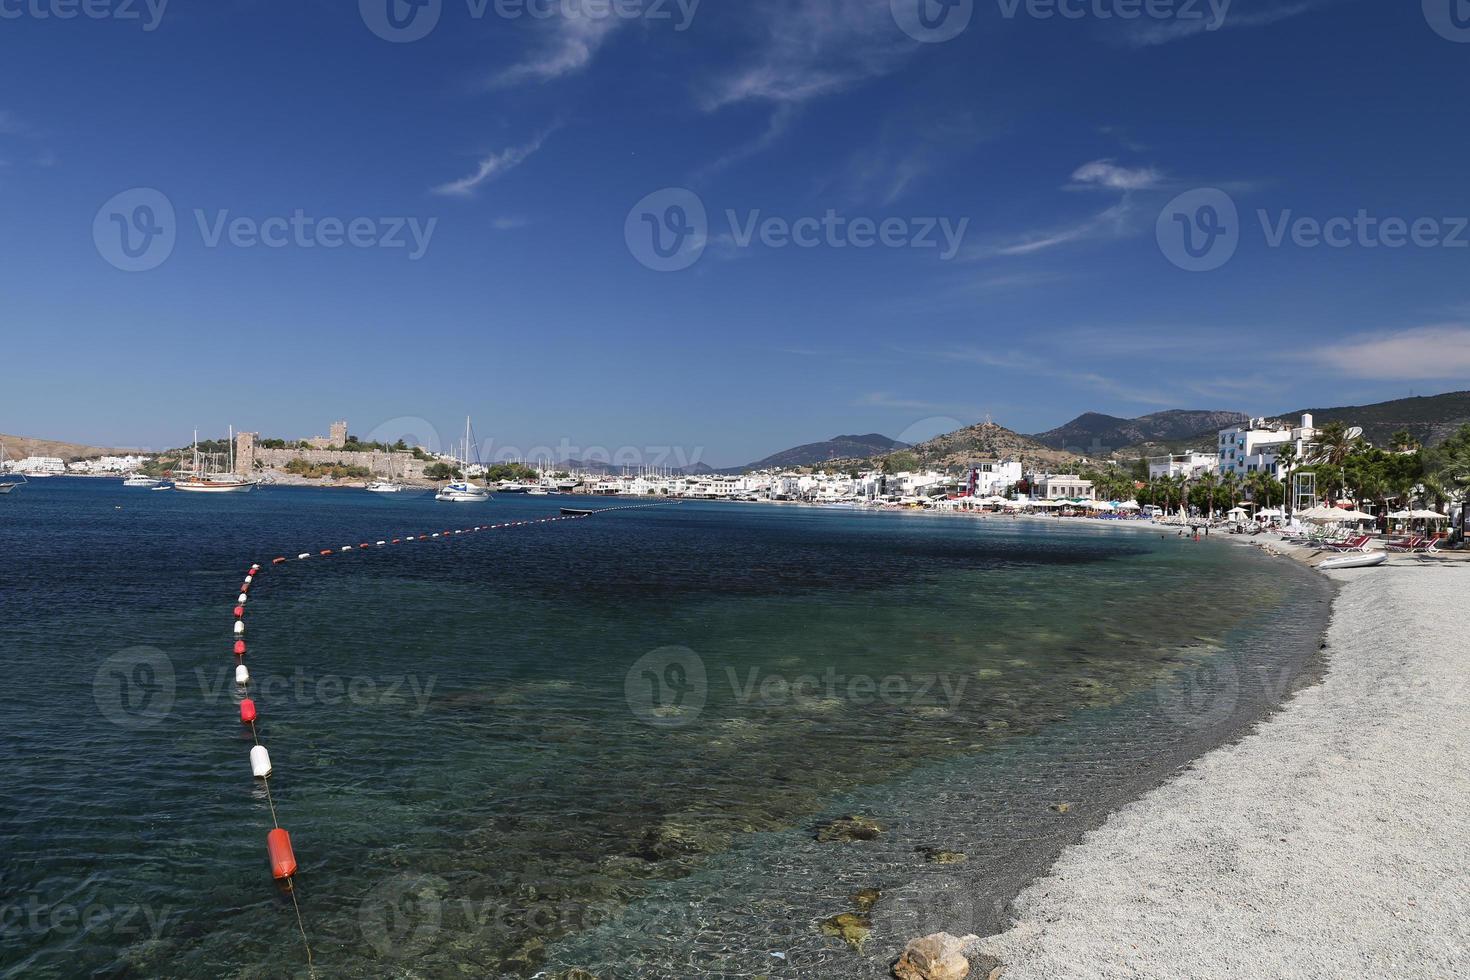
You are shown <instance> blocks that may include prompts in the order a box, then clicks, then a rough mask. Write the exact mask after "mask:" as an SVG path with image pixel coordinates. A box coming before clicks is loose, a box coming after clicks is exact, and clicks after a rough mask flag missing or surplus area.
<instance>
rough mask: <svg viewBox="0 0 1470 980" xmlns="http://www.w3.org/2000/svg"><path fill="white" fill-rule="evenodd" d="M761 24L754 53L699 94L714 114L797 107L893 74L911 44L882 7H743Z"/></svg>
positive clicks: (827, 0) (780, 0)
mask: <svg viewBox="0 0 1470 980" xmlns="http://www.w3.org/2000/svg"><path fill="white" fill-rule="evenodd" d="M748 2H749V3H750V6H752V7H754V8H756V9H755V10H754V12H753V15H752V19H755V20H759V21H760V23H762V25H763V30H762V35H761V37H760V38H759V40H758V42H757V46H756V48H757V49H756V51H755V52H754V53H753V54H752V55H749V56H746V57H744V58H743V59H742V61H741V63H739V64H737V65H736V66H734V67H733V68H731V69H728V70H726V71H725V72H723V73H722V74H721V75H720V76H719V77H718V78H716V79H715V81H714V82H713V83H711V84H709V85H708V86H706V87H705V90H704V93H703V97H702V100H701V101H702V104H703V106H704V108H705V109H706V110H707V111H711V112H713V111H715V110H717V109H721V108H724V107H725V106H729V105H736V104H739V103H743V102H768V103H778V104H779V103H801V102H806V101H809V100H811V99H815V98H819V97H821V96H824V95H830V94H832V93H834V92H839V91H842V90H844V89H846V88H849V87H851V86H853V85H856V84H858V83H860V82H863V81H866V80H868V79H870V78H877V77H879V76H881V75H886V74H888V73H889V72H891V71H893V70H894V69H896V68H897V67H898V66H899V65H900V64H902V63H903V61H904V60H905V59H906V58H907V57H908V55H909V54H910V53H911V52H912V51H913V49H914V48H915V45H913V44H912V43H908V42H906V41H905V40H904V38H903V35H902V33H901V32H899V31H897V30H895V29H894V24H893V14H892V11H891V9H890V7H889V2H888V0H760V2H757V0H748Z"/></svg>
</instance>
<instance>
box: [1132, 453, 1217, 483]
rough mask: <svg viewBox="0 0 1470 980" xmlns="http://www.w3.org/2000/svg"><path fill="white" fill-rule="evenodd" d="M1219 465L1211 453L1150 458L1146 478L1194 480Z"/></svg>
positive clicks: (1178, 454) (1177, 454)
mask: <svg viewBox="0 0 1470 980" xmlns="http://www.w3.org/2000/svg"><path fill="white" fill-rule="evenodd" d="M1218 465H1219V459H1218V458H1217V457H1215V456H1214V455H1212V454H1211V453H1195V452H1189V453H1176V454H1174V455H1173V456H1150V457H1149V458H1148V478H1149V479H1150V480H1161V479H1164V478H1166V477H1175V476H1182V477H1185V478H1187V479H1191V480H1192V479H1194V478H1195V477H1198V476H1203V475H1205V474H1206V473H1208V472H1210V471H1211V470H1213V469H1215V468H1216V467H1217V466H1218Z"/></svg>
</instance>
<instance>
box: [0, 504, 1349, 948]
mask: <svg viewBox="0 0 1470 980" xmlns="http://www.w3.org/2000/svg"><path fill="white" fill-rule="evenodd" d="M582 502H583V503H585V502H586V501H585V498H582ZM565 503H568V501H565V500H557V499H556V498H540V499H537V498H521V499H509V498H506V499H501V500H497V501H496V502H494V503H491V504H488V505H483V506H470V507H453V506H449V505H442V504H436V503H434V502H433V501H432V500H431V499H426V498H421V497H418V498H414V497H411V498H401V499H385V498H381V497H375V496H373V495H368V494H361V493H352V492H345V491H343V492H332V491H312V490H287V489H276V490H268V491H266V492H262V493H259V494H254V495H250V496H246V497H234V498H217V499H196V498H191V497H186V496H183V495H177V494H150V493H149V492H148V491H130V490H125V489H123V488H121V487H120V486H118V485H116V484H113V483H106V484H103V483H99V482H96V481H75V480H51V481H47V482H46V483H45V484H44V485H42V484H37V485H35V486H32V487H27V488H26V489H24V490H23V491H20V492H19V493H17V494H13V495H11V499H9V500H5V501H0V504H3V505H4V506H3V508H0V544H3V553H4V554H5V555H6V562H5V571H4V575H5V578H4V580H3V585H4V587H3V589H0V649H3V652H4V663H5V665H6V669H7V671H8V672H9V683H8V685H7V692H6V695H5V698H4V701H3V704H0V724H3V725H4V730H5V731H6V732H7V736H8V742H9V743H10V749H9V751H7V753H6V754H5V756H4V758H3V759H0V800H3V807H0V843H3V845H4V847H3V852H4V853H3V857H0V881H3V885H4V894H5V902H6V904H5V905H4V910H5V918H4V919H3V920H0V929H3V932H0V942H3V945H0V970H4V971H6V973H7V974H10V973H13V974H14V975H17V976H19V975H25V976H74V975H79V974H96V975H101V976H155V975H165V976H180V977H195V976H197V977H214V976H226V975H228V976H262V977H266V976H291V975H299V974H300V973H301V966H302V954H301V940H300V937H299V935H298V934H297V924H296V918H295V914H294V911H293V909H292V906H291V902H290V899H289V898H288V897H286V896H285V895H284V894H283V893H281V892H280V891H278V890H277V889H276V888H275V887H274V886H273V884H272V882H271V881H270V878H269V873H268V870H267V868H266V865H265V856H264V836H265V832H266V830H268V829H269V827H270V817H269V812H268V807H267V801H266V799H265V797H264V794H263V793H262V792H261V791H260V789H259V787H258V786H257V784H255V783H254V781H253V780H252V779H251V777H250V774H249V768H248V764H247V761H246V754H247V751H248V747H249V741H248V737H247V736H246V735H245V734H244V733H243V732H242V730H241V728H240V726H239V725H238V722H237V721H236V715H235V711H236V708H235V700H236V698H235V694H234V689H233V685H232V683H231V681H230V670H231V665H232V660H231V658H230V656H229V646H230V642H231V638H230V636H229V622H230V616H229V609H230V606H231V605H232V604H233V598H234V595H235V592H236V589H237V586H238V583H239V579H240V576H241V574H242V573H243V571H244V569H245V567H246V566H247V565H248V563H249V562H250V561H251V560H268V559H269V558H270V557H273V556H275V555H277V554H289V555H295V554H296V553H298V552H300V551H303V550H308V549H310V550H316V549H319V548H326V547H340V546H341V545H344V544H356V543H358V542H360V541H365V540H366V541H373V540H377V539H379V538H383V537H390V538H391V537H394V536H401V535H403V534H405V533H408V532H415V531H434V530H444V529H446V528H453V527H458V526H463V525H464V524H466V523H469V524H474V523H488V522H491V521H494V522H499V521H501V520H504V519H506V518H511V519H521V518H524V517H529V516H546V515H548V514H555V513H556V510H557V508H558V507H559V506H562V505H563V504H565ZM594 505H595V504H594ZM117 507H121V508H122V509H121V510H117V509H115V508H117ZM1327 596H1328V590H1327V587H1326V585H1325V584H1324V583H1323V582H1322V581H1321V580H1319V579H1318V578H1316V577H1314V576H1311V575H1309V574H1308V573H1306V572H1304V571H1301V570H1299V569H1297V568H1295V567H1294V566H1286V565H1275V564H1269V563H1267V562H1265V561H1263V560H1262V559H1261V558H1260V557H1259V556H1257V555H1255V554H1252V553H1249V552H1248V551H1247V550H1246V549H1238V548H1230V547H1227V546H1225V545H1223V544H1220V543H1216V542H1211V543H1207V544H1198V545H1197V544H1194V543H1192V542H1186V541H1182V540H1180V539H1177V538H1174V537H1164V536H1159V535H1157V534H1150V533H1146V532H1124V531H1119V530H1114V529H1108V528H1100V529H1099V528H1092V527H1085V526H1066V525H1062V524H1060V523H1058V522H1053V521H1022V522H1002V521H992V522H977V521H971V520H967V519H961V518H932V517H923V516H912V515H897V514H867V513H856V512H842V511H821V510H811V509H797V508H776V507H757V506H751V507H744V506H724V505H700V504H686V505H681V506H678V507H669V508H659V509H651V510H636V511H627V512H622V513H617V514H609V515H604V516H601V517H597V518H594V519H592V520H588V521H580V522H565V523H560V524H554V525H538V526H534V527H529V528H521V529H517V530H515V531H510V532H503V533H497V534H495V535H491V536H474V537H470V538H460V539H456V540H454V541H452V542H447V543H446V542H434V543H428V544H423V545H413V546H408V547H405V548H401V549H397V550H392V551H382V552H378V551H375V552H371V553H367V554H353V555H348V556H341V557H339V558H336V559H332V560H331V561H320V560H317V561H313V562H306V563H299V564H298V563H293V564H291V565H288V566H285V567H282V568H279V569H274V568H271V569H268V570H267V572H266V574H264V575H263V576H262V577H261V579H260V580H259V582H258V584H257V586H256V588H255V589H254V590H253V591H252V597H251V603H250V605H249V612H250V616H249V623H250V632H249V635H248V639H249V641H250V644H251V654H250V656H249V658H248V663H249V664H250V667H251V671H252V673H253V674H255V676H256V684H257V691H259V692H261V693H260V694H259V695H258V697H257V701H258V702H259V704H260V706H261V712H262V717H263V722H262V726H261V732H262V737H263V740H264V741H265V743H266V744H267V745H269V747H270V750H271V754H272V757H273V760H274V763H275V767H276V770H277V772H276V775H275V776H274V777H273V779H272V782H271V788H272V792H273V797H274V801H275V804H276V806H277V808H278V809H279V811H280V814H281V822H282V824H283V825H284V826H287V827H288V828H289V829H290V830H291V831H292V834H293V837H294V839H295V842H296V850H297V855H298V857H299V858H300V860H301V865H302V870H301V875H300V878H299V879H298V880H299V890H298V893H297V897H298V900H299V902H300V904H301V909H302V915H303V920H304V922H305V924H306V928H307V932H308V935H309V936H310V937H311V940H312V944H313V947H314V950H315V955H316V960H317V964H318V966H319V967H320V968H321V971H322V975H335V976H380V975H385V974H389V975H402V976H425V977H439V976H485V975H492V976H497V975H504V976H530V975H532V974H535V973H537V972H538V971H542V970H546V971H553V970H564V969H568V968H571V967H582V968H586V969H590V970H592V971H594V972H595V974H596V975H598V976H603V977H612V976H642V977H647V976H671V977H672V976H759V975H770V976H813V975H820V976H824V977H826V976H877V975H881V972H882V968H883V965H884V963H885V962H886V958H887V957H888V955H889V953H890V952H891V951H892V949H893V948H894V947H895V944H896V945H898V946H901V944H902V940H903V939H904V938H907V935H911V934H912V931H911V930H914V929H917V928H919V927H921V926H928V925H931V924H933V925H937V926H942V927H948V928H950V931H975V930H977V929H984V928H986V927H988V926H990V925H991V924H993V923H995V922H998V921H1000V919H1001V917H1002V916H1003V910H1004V901H1005V900H1006V899H1007V898H1008V897H1009V895H1010V894H1011V893H1013V892H1014V890H1015V888H1017V887H1019V886H1020V885H1021V884H1023V883H1024V881H1025V880H1026V878H1027V877H1028V876H1029V875H1032V874H1034V873H1036V872H1037V871H1038V870H1040V869H1041V868H1042V867H1044V864H1045V861H1046V860H1047V858H1048V855H1049V854H1052V853H1054V852H1055V850H1056V849H1057V848H1058V847H1060V846H1061V845H1062V844H1063V843H1065V842H1066V841H1067V840H1068V839H1072V838H1073V837H1075V836H1076V835H1077V834H1079V833H1080V832H1081V831H1082V830H1084V829H1085V828H1086V827H1087V826H1089V825H1090V824H1091V823H1095V822H1096V821H1097V820H1100V819H1101V817H1102V815H1103V814H1105V813H1106V811H1107V808H1108V807H1109V806H1111V805H1113V804H1114V803H1115V802H1117V801H1118V800H1120V799H1123V798H1126V797H1127V796H1129V795H1131V794H1136V792H1138V791H1139V790H1141V789H1142V788H1145V787H1146V786H1147V785H1149V784H1150V783H1151V782H1153V781H1156V780H1157V779H1158V778H1159V777H1160V776H1161V775H1162V774H1163V773H1165V772H1167V771H1168V769H1169V768H1170V767H1171V766H1174V765H1177V764H1179V763H1180V762H1182V761H1183V760H1185V759H1187V758H1188V757H1189V756H1190V755H1191V754H1192V753H1194V752H1196V751H1198V750H1199V748H1201V747H1202V746H1204V745H1207V744H1210V743H1212V742H1216V741H1219V740H1220V739H1222V738H1225V737H1228V736H1229V735H1230V734H1232V733H1233V732H1235V731H1238V730H1239V729H1240V727H1241V726H1242V725H1244V724H1246V723H1248V721H1249V720H1250V719H1251V718H1252V717H1255V716H1257V715H1258V714H1259V713H1260V712H1261V711H1263V710H1265V709H1266V707H1267V706H1268V705H1269V704H1270V703H1271V701H1272V700H1273V699H1274V698H1275V697H1278V696H1279V694H1280V692H1281V690H1282V689H1284V687H1285V686H1286V684H1287V683H1289V681H1290V678H1291V677H1292V676H1293V675H1294V674H1295V673H1296V672H1297V671H1298V670H1299V669H1300V667H1301V665H1302V664H1303V663H1305V661H1306V659H1307V656H1308V654H1309V653H1310V651H1311V650H1312V649H1313V648H1314V647H1315V642H1314V641H1315V637H1316V635H1317V633H1318V631H1319V629H1320V625H1321V623H1322V621H1323V619H1324V617H1325V610H1326V604H1325V603H1326V599H1327ZM1061 803H1067V804H1070V806H1069V807H1067V810H1068V812H1067V813H1065V814H1062V813H1058V812H1056V810H1055V809H1053V806H1054V805H1056V804H1061ZM847 813H853V814H858V815H863V816H868V817H871V818H873V819H875V820H877V821H878V822H879V823H880V824H881V825H882V826H883V831H882V833H881V834H880V835H879V836H878V837H877V838H876V839H874V840H871V841H866V842H858V843H837V844H830V843H819V842H818V841H816V840H815V836H816V834H815V832H816V829H817V827H818V826H819V825H820V822H821V821H822V820H825V819H829V818H832V817H835V816H842V815H844V814H847ZM941 850H947V851H953V852H956V853H961V852H962V853H964V854H965V861H964V862H963V863H939V862H937V861H935V860H931V858H932V857H933V856H935V855H937V852H939V851H941ZM862 889H874V890H876V891H879V892H881V895H882V897H881V898H879V899H878V900H877V902H876V905H874V907H873V908H872V909H871V911H870V912H869V919H870V921H871V927H872V930H873V932H872V935H871V937H870V938H869V939H868V940H867V942H866V943H865V944H864V946H863V949H862V951H861V952H858V951H855V950H853V949H851V948H849V947H848V946H847V945H846V944H845V943H844V942H843V941H842V940H841V939H840V938H836V937H832V936H828V935H824V934H823V932H822V929H821V923H822V921H823V920H824V919H825V918H827V917H830V916H832V915H835V914H837V913H840V912H844V911H850V910H852V909H853V907H854V904H853V900H852V898H851V895H852V894H853V893H854V892H855V891H859V890H862ZM773 954H778V955H773Z"/></svg>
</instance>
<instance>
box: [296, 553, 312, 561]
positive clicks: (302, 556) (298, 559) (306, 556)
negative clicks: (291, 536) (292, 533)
mask: <svg viewBox="0 0 1470 980" xmlns="http://www.w3.org/2000/svg"><path fill="white" fill-rule="evenodd" d="M310 557H311V555H309V554H304V555H297V556H296V560H297V561H306V559H308V558H310Z"/></svg>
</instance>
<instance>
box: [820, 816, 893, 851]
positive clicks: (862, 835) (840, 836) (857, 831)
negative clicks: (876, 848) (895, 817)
mask: <svg viewBox="0 0 1470 980" xmlns="http://www.w3.org/2000/svg"><path fill="white" fill-rule="evenodd" d="M881 833H883V825H882V824H880V823H879V822H878V821H876V820H873V819H871V818H869V817H854V816H847V817H838V818H837V819H836V820H829V821H827V822H826V823H824V824H819V825H818V826H817V840H818V841H820V842H821V843H823V844H834V843H837V844H851V843H854V842H856V841H866V840H876V839H877V838H878V835H879V834H881Z"/></svg>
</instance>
